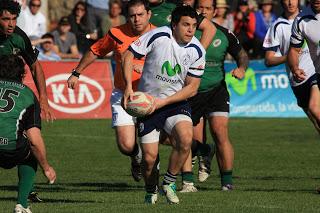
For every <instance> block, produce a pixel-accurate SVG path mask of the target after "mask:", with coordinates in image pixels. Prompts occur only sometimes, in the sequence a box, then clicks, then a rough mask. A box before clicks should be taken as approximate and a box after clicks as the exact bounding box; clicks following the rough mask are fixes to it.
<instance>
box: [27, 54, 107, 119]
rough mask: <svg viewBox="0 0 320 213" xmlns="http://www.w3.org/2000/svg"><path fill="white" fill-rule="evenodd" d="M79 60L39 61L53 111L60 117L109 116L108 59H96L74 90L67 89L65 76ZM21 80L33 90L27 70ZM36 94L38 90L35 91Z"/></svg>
mask: <svg viewBox="0 0 320 213" xmlns="http://www.w3.org/2000/svg"><path fill="white" fill-rule="evenodd" d="M77 64H78V62H44V61H41V65H42V67H43V70H44V73H45V76H46V86H47V93H48V99H49V105H50V106H51V108H52V110H53V112H54V115H55V116H56V118H57V119H61V118H71V119H72V118H75V119H84V118H86V119H87V118H88V119H89V118H90V119H93V118H111V107H110V102H109V99H110V96H111V91H112V85H113V83H112V72H111V65H110V61H105V60H104V61H96V62H94V63H92V64H91V65H90V66H88V67H87V68H86V70H85V72H84V74H82V75H81V76H80V78H79V82H78V85H77V87H76V89H75V90H72V89H68V86H67V79H68V78H69V76H70V73H71V70H72V69H73V68H75V67H76V65H77ZM24 83H25V84H26V85H28V86H29V87H30V88H31V89H32V90H33V91H36V89H35V86H34V83H33V80H32V77H31V74H30V72H29V71H28V72H27V75H26V78H25V81H24ZM35 93H36V94H37V92H35Z"/></svg>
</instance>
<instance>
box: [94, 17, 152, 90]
mask: <svg viewBox="0 0 320 213" xmlns="http://www.w3.org/2000/svg"><path fill="white" fill-rule="evenodd" d="M154 28H156V27H155V26H154V25H152V24H150V29H154ZM138 38H139V36H136V35H134V34H133V32H132V29H131V26H130V24H129V23H126V24H123V25H120V26H118V27H113V28H111V29H110V30H109V32H108V33H107V34H106V35H105V36H104V37H103V38H101V39H99V40H98V41H97V42H96V43H94V44H93V45H92V46H91V51H92V52H93V53H94V54H95V55H98V56H102V57H103V56H105V55H107V54H108V53H109V52H111V51H114V56H115V60H116V71H115V73H114V87H115V88H117V89H120V90H122V91H124V90H125V81H124V79H123V74H122V73H121V70H122V68H121V56H122V54H123V53H124V52H125V51H126V50H127V49H128V47H129V45H130V44H131V43H132V42H134V41H135V40H137V39H138ZM144 59H145V58H142V59H136V58H134V59H133V65H135V64H136V65H143V64H144ZM141 74H142V73H138V72H136V71H135V70H133V72H132V89H133V90H134V91H136V90H137V88H138V83H139V79H140V77H141Z"/></svg>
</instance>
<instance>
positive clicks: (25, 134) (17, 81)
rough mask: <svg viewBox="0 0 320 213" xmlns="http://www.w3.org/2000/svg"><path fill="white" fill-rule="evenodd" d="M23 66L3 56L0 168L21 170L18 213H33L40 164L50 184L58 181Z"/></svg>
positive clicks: (0, 71) (0, 63) (17, 59)
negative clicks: (30, 203) (31, 195)
mask: <svg viewBox="0 0 320 213" xmlns="http://www.w3.org/2000/svg"><path fill="white" fill-rule="evenodd" d="M24 65H25V64H24V62H23V60H22V59H21V58H20V57H19V56H16V55H4V56H0V121H1V122H0V167H1V168H4V169H11V168H13V167H15V166H18V174H19V183H18V199H17V205H16V207H15V212H16V213H17V212H26V213H31V210H30V208H29V206H28V195H29V192H30V191H31V190H32V187H33V182H34V177H35V174H36V171H37V165H38V163H39V164H40V166H41V168H42V169H43V173H44V175H45V176H46V177H47V178H48V180H49V182H50V183H53V182H54V181H55V179H56V173H55V171H54V169H53V168H52V167H51V166H50V165H49V163H48V161H47V158H46V149H45V144H44V142H43V139H42V136H41V131H40V129H41V119H40V106H39V102H38V100H37V98H36V97H35V95H34V94H33V92H32V91H31V90H30V89H29V88H28V87H27V86H25V85H23V84H22V79H23V77H24V75H25V70H24Z"/></svg>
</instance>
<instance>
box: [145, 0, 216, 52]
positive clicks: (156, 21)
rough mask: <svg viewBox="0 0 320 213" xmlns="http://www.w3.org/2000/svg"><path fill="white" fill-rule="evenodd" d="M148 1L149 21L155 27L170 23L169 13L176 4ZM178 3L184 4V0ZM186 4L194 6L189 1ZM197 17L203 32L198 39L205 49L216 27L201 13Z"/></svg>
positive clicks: (163, 1) (161, 0)
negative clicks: (150, 14) (150, 13)
mask: <svg viewBox="0 0 320 213" xmlns="http://www.w3.org/2000/svg"><path fill="white" fill-rule="evenodd" d="M149 3H150V9H151V12H152V16H151V18H150V23H152V24H153V25H155V26H157V27H162V26H166V25H170V21H171V13H172V11H173V9H174V8H176V6H177V5H176V4H175V3H171V2H169V1H165V0H149ZM180 3H181V4H184V1H181V2H180ZM180 3H179V4H180ZM187 5H190V6H191V7H193V6H194V5H192V4H189V2H188V3H187ZM197 19H198V20H197V22H198V29H199V30H201V31H202V33H203V36H201V38H200V39H199V40H200V42H201V44H202V46H203V47H204V48H205V49H206V48H207V47H208V46H209V45H210V44H211V42H212V39H213V36H214V34H215V32H216V27H215V26H214V25H213V24H212V22H211V21H210V20H208V19H206V18H204V17H203V16H201V15H199V16H198V18H197Z"/></svg>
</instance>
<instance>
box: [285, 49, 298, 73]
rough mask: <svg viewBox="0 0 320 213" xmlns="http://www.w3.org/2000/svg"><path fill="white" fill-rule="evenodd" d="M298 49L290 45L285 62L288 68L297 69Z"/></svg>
mask: <svg viewBox="0 0 320 213" xmlns="http://www.w3.org/2000/svg"><path fill="white" fill-rule="evenodd" d="M299 51H300V48H294V47H290V49H289V52H288V57H287V62H288V66H289V68H290V70H292V71H293V70H296V69H299Z"/></svg>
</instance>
